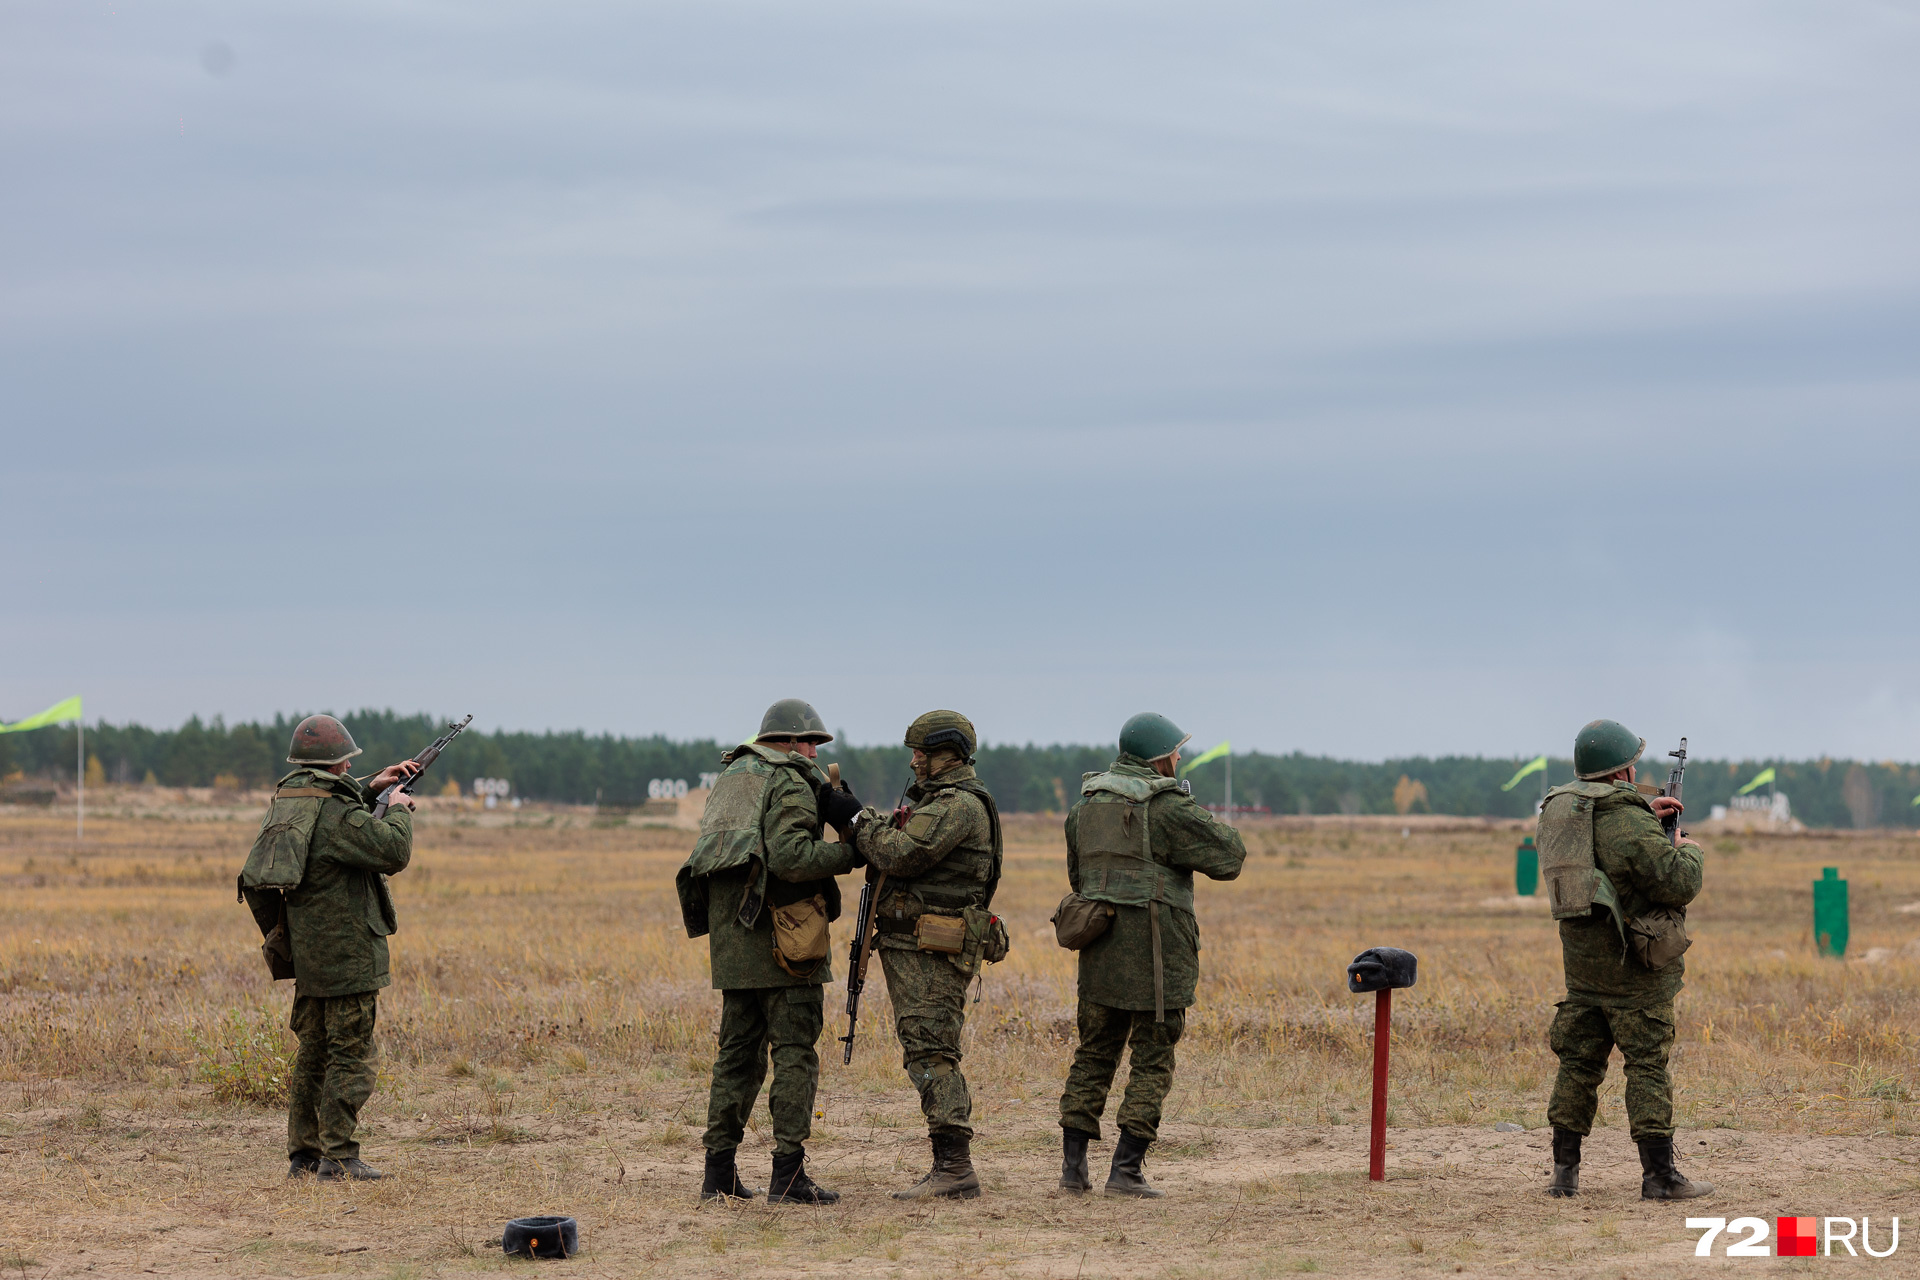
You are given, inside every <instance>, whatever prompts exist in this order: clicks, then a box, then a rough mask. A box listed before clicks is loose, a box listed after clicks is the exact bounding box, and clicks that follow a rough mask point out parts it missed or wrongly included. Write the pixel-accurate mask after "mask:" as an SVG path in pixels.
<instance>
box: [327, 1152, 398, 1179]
mask: <svg viewBox="0 0 1920 1280" xmlns="http://www.w3.org/2000/svg"><path fill="white" fill-rule="evenodd" d="M313 1176H314V1177H316V1178H318V1179H320V1181H322V1182H378V1181H380V1179H382V1178H384V1177H386V1176H387V1175H386V1174H384V1173H382V1172H380V1171H379V1170H378V1169H376V1168H374V1167H373V1166H372V1165H370V1164H368V1163H367V1162H366V1161H365V1160H362V1159H361V1158H360V1157H359V1156H350V1157H348V1158H347V1159H345V1160H321V1161H319V1162H318V1163H317V1164H316V1165H315V1166H314V1170H313Z"/></svg>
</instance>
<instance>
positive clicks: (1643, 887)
mask: <svg viewBox="0 0 1920 1280" xmlns="http://www.w3.org/2000/svg"><path fill="white" fill-rule="evenodd" d="M1593 861H1594V865H1595V866H1597V867H1599V868H1600V870H1602V871H1604V872H1606V873H1607V878H1608V879H1609V880H1611V881H1613V889H1614V892H1615V893H1616V894H1618V895H1619V897H1620V910H1621V912H1622V913H1623V914H1624V915H1625V916H1626V917H1627V918H1628V919H1629V920H1631V919H1634V918H1635V917H1638V916H1642V915H1645V914H1646V913H1647V912H1648V911H1650V910H1651V909H1653V908H1654V907H1684V906H1686V905H1687V904H1688V903H1689V902H1692V901H1693V899H1694V897H1695V895H1697V894H1698V893H1699V892H1700V880H1701V855H1700V849H1699V847H1698V846H1697V845H1688V844H1683V845H1681V846H1679V847H1678V848H1675V847H1674V846H1673V845H1671V844H1669V843H1668V842H1667V836H1666V833H1665V832H1664V831H1662V830H1661V829H1660V819H1658V818H1656V817H1654V816H1653V806H1652V805H1650V804H1648V803H1647V798H1646V797H1645V796H1643V795H1641V794H1640V793H1639V792H1637V791H1635V790H1634V789H1633V787H1632V786H1631V785H1629V784H1627V783H1620V784H1619V785H1617V786H1616V787H1615V788H1614V790H1613V793H1612V794H1611V795H1603V796H1601V797H1600V798H1599V799H1598V800H1596V801H1595V802H1594V806H1593ZM1560 953H1561V957H1562V959H1563V961H1564V963H1565V965H1566V975H1567V999H1568V1000H1569V1001H1571V1002H1573V1003H1576V1004H1589V1005H1600V1006H1604V1007H1607V1008H1616V1009H1645V1008H1649V1007H1651V1006H1653V1005H1657V1004H1664V1003H1666V1002H1668V1001H1670V1000H1672V999H1673V998H1674V996H1675V995H1677V994H1678V993H1679V991H1680V987H1681V982H1682V979H1683V978H1685V976H1686V971H1687V961H1686V957H1685V956H1681V957H1680V958H1679V959H1677V960H1674V961H1673V962H1672V963H1671V964H1669V965H1667V966H1666V968H1664V969H1648V968H1647V967H1646V966H1645V965H1643V964H1641V963H1640V961H1639V960H1637V959H1636V958H1634V957H1633V956H1632V955H1625V956H1624V958H1623V948H1622V946H1621V941H1620V934H1619V931H1618V930H1617V929H1616V928H1615V926H1614V923H1613V920H1612V918H1611V917H1610V916H1609V915H1608V913H1607V912H1606V911H1605V910H1603V909H1600V908H1595V910H1594V911H1593V913H1592V914H1591V915H1588V916H1587V917H1585V918H1584V919H1579V920H1562V921H1561V922H1560Z"/></svg>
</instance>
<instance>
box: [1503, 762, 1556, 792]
mask: <svg viewBox="0 0 1920 1280" xmlns="http://www.w3.org/2000/svg"><path fill="white" fill-rule="evenodd" d="M1546 767H1547V758H1546V757H1545V756H1535V757H1534V758H1533V759H1531V760H1529V761H1527V763H1525V764H1523V765H1521V766H1520V772H1518V773H1516V774H1514V775H1513V776H1512V777H1511V778H1508V779H1507V785H1506V786H1504V787H1501V788H1500V789H1501V790H1502V791H1511V790H1513V789H1514V788H1515V787H1517V786H1519V785H1520V779H1522V778H1524V777H1526V776H1527V775H1528V774H1530V773H1542V772H1544V771H1545V770H1546Z"/></svg>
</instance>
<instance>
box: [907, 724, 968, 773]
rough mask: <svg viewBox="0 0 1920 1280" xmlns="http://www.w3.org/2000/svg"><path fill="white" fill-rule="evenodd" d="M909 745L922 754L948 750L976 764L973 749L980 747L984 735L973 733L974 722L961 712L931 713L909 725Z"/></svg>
mask: <svg viewBox="0 0 1920 1280" xmlns="http://www.w3.org/2000/svg"><path fill="white" fill-rule="evenodd" d="M906 742H907V745H908V746H910V747H917V748H919V749H920V750H922V751H937V750H939V749H940V748H941V747H947V748H949V749H951V750H953V751H955V752H958V753H959V756H960V758H961V759H962V760H964V761H966V762H967V763H968V764H972V763H973V749H974V748H975V747H977V746H979V745H980V735H979V734H977V733H975V732H974V731H973V721H971V720H969V719H967V718H966V717H965V716H963V715H961V714H960V713H959V712H958V711H929V712H927V714H925V715H923V716H921V717H920V718H919V719H917V720H915V721H914V722H913V723H912V724H910V725H908V726H907V738H906Z"/></svg>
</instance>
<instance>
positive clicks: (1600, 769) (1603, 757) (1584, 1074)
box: [1539, 720, 1713, 1200]
mask: <svg viewBox="0 0 1920 1280" xmlns="http://www.w3.org/2000/svg"><path fill="white" fill-rule="evenodd" d="M1646 745H1647V743H1646V739H1644V738H1639V737H1636V736H1634V734H1633V733H1632V731H1631V730H1629V729H1628V728H1627V727H1626V726H1625V725H1623V724H1620V723H1619V722H1618V721H1614V720H1595V721H1593V722H1592V723H1591V724H1588V725H1587V726H1586V727H1585V728H1583V729H1581V730H1580V732H1579V734H1578V735H1577V736H1576V737H1575V738H1574V741H1573V770H1574V773H1575V774H1576V775H1578V777H1579V779H1580V781H1578V782H1574V783H1569V784H1567V785H1565V786H1559V787H1555V788H1553V789H1552V790H1551V791H1549V792H1548V793H1547V799H1546V802H1545V804H1544V805H1543V806H1542V807H1541V810H1540V822H1539V844H1540V857H1541V866H1542V869H1543V871H1544V872H1545V874H1546V878H1547V890H1548V898H1549V902H1550V904H1551V906H1552V908H1553V914H1554V917H1555V918H1556V919H1558V920H1559V921H1560V951H1561V956H1562V960H1563V962H1564V965H1565V969H1566V981H1567V998H1566V999H1565V1000H1562V1001H1561V1002H1560V1004H1559V1006H1558V1008H1559V1012H1558V1013H1556V1014H1555V1015H1554V1019H1553V1026H1552V1028H1551V1029H1550V1030H1549V1031H1548V1033H1547V1039H1548V1042H1549V1043H1550V1044H1551V1045H1552V1047H1553V1051H1554V1053H1555V1054H1556V1055H1557V1056H1558V1057H1559V1059H1560V1072H1559V1075H1558V1076H1557V1077H1556V1078H1555V1080H1554V1083H1553V1095H1552V1097H1551V1099H1550V1100H1549V1101H1548V1103H1547V1119H1548V1121H1549V1122H1550V1123H1551V1124H1552V1125H1553V1181H1552V1182H1551V1183H1550V1184H1549V1185H1548V1187H1547V1194H1548V1195H1550V1196H1571V1195H1576V1194H1578V1192H1579V1189H1580V1140H1581V1139H1582V1138H1583V1137H1585V1136H1586V1135H1587V1134H1588V1133H1590V1132H1591V1131H1592V1129H1593V1118H1594V1114H1595V1112H1596V1110H1597V1109H1598V1107H1599V1100H1600V1082H1601V1081H1602V1080H1604V1079H1605V1078H1606V1074H1607V1057H1608V1055H1609V1054H1610V1053H1611V1052H1612V1050H1613V1049H1614V1047H1615V1046H1616V1045H1617V1046H1618V1047H1619V1049H1620V1055H1621V1057H1622V1058H1624V1059H1625V1060H1626V1068H1625V1069H1626V1078H1627V1089H1626V1105H1627V1124H1628V1128H1629V1130H1630V1132H1631V1133H1632V1135H1633V1140H1634V1143H1635V1144H1636V1145H1637V1146H1638V1147H1639V1148H1640V1167H1641V1171H1642V1177H1641V1180H1640V1196H1641V1199H1643V1200H1688V1199H1692V1198H1694V1197H1696V1196H1704V1195H1708V1194H1711V1193H1712V1191H1713V1186H1712V1184H1711V1183H1706V1182H1693V1181H1690V1180H1689V1179H1688V1178H1686V1177H1685V1176H1684V1175H1682V1174H1681V1173H1680V1171H1679V1170H1677V1169H1676V1168H1674V1164H1673V1078H1672V1077H1671V1076H1670V1075H1668V1073H1667V1060H1668V1058H1669V1056H1670V1055H1671V1054H1672V1052H1673V1039H1674V1008H1673V1001H1674V997H1675V996H1676V995H1678V994H1679V993H1680V987H1681V983H1682V979H1683V978H1684V977H1685V975H1686V961H1685V960H1683V959H1682V958H1681V953H1682V952H1684V951H1685V950H1686V949H1687V947H1688V946H1689V945H1690V943H1689V940H1688V938H1687V934H1686V925H1685V920H1686V907H1687V904H1688V903H1689V902H1691V901H1693V899H1694V897H1695V895H1697V894H1698V893H1699V892H1700V882H1701V868H1702V860H1701V853H1700V846H1699V845H1697V844H1695V843H1694V842H1693V841H1691V840H1688V839H1686V838H1685V833H1684V832H1680V831H1677V830H1676V829H1675V823H1676V821H1677V819H1678V818H1679V815H1680V812H1681V808H1682V806H1681V802H1680V799H1679V797H1678V796H1677V795H1673V794H1667V793H1663V792H1661V791H1660V790H1659V789H1658V788H1655V787H1652V786H1650V785H1644V786H1643V785H1636V783H1635V769H1636V766H1637V765H1638V764H1639V761H1640V753H1641V752H1642V751H1643V750H1645V749H1646ZM1685 750H1686V742H1685V740H1684V739H1683V740H1682V741H1681V750H1680V751H1679V752H1676V753H1674V754H1675V755H1676V756H1678V757H1679V758H1680V759H1681V760H1682V762H1683V763H1684V759H1685V756H1684V753H1685ZM1678 774H1679V771H1678V770H1676V771H1675V779H1676V782H1675V785H1673V787H1672V788H1671V790H1673V791H1677V790H1678V785H1677V778H1678Z"/></svg>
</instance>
